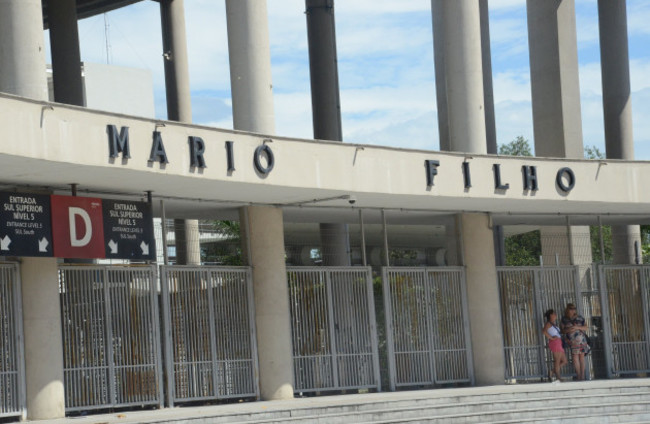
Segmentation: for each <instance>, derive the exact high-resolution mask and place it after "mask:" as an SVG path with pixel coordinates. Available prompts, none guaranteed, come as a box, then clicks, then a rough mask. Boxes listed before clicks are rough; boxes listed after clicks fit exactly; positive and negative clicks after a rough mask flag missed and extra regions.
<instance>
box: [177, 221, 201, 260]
mask: <svg viewBox="0 0 650 424" xmlns="http://www.w3.org/2000/svg"><path fill="white" fill-rule="evenodd" d="M174 238H175V242H176V264H178V265H201V243H200V231H199V221H198V220H196V219H175V220H174Z"/></svg>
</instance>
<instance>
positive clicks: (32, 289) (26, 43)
mask: <svg viewBox="0 0 650 424" xmlns="http://www.w3.org/2000/svg"><path fill="white" fill-rule="evenodd" d="M44 41H45V40H44V38H43V15H42V6H41V2H40V0H0V91H2V92H5V93H11V94H16V95H19V96H24V97H28V98H32V99H36V100H47V98H48V90H47V77H46V74H45V48H44ZM20 273H21V283H22V304H23V331H24V333H25V339H24V343H25V386H26V389H27V399H26V401H27V419H30V420H38V419H50V418H62V417H64V416H65V396H64V388H63V345H62V343H63V337H62V335H61V316H60V313H61V311H60V305H59V278H58V268H57V261H56V259H50V258H23V259H22V261H21V266H20Z"/></svg>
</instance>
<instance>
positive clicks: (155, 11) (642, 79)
mask: <svg viewBox="0 0 650 424" xmlns="http://www.w3.org/2000/svg"><path fill="white" fill-rule="evenodd" d="M575 3H576V21H577V33H578V61H579V67H580V92H581V110H582V127H583V144H584V145H585V146H595V147H596V148H598V149H599V150H600V151H601V152H603V153H604V152H605V147H604V128H603V111H602V89H601V78H600V50H599V35H598V10H597V1H596V0H575ZM489 5H490V33H491V49H492V66H493V81H494V98H495V114H496V127H497V140H498V143H499V144H506V143H508V142H510V141H512V140H513V139H515V138H516V137H517V136H523V137H524V138H526V139H528V140H530V144H531V146H533V145H534V142H533V124H532V107H531V94H530V70H529V59H528V35H527V22H526V1H525V0H490V2H489ZM267 8H268V15H269V33H270V34H269V37H270V44H271V62H272V63H271V65H272V78H273V88H274V103H275V119H276V133H277V134H278V135H282V136H287V137H297V138H308V139H309V138H312V137H313V132H312V123H311V122H312V121H311V119H312V118H311V100H310V88H309V64H308V49H307V29H306V18H305V14H304V11H305V1H304V0H268V1H267ZM627 11H628V36H629V47H630V48H629V50H630V73H631V88H632V110H633V122H634V140H635V156H636V159H640V160H650V119H649V118H650V116H648V115H649V113H650V25H648V22H650V2H649V1H648V0H627ZM335 13H336V15H335V16H336V17H335V19H336V33H337V48H338V60H339V85H340V90H341V109H342V125H343V140H344V141H345V142H350V143H361V144H373V145H383V146H392V147H401V148H412V149H424V150H438V149H439V142H438V127H437V112H436V93H435V79H434V66H433V35H432V26H431V2H430V0H400V1H399V2H398V1H394V0H345V1H341V0H339V1H338V2H336V3H335ZM185 18H186V26H187V38H188V55H189V66H190V85H191V92H192V115H193V120H194V123H196V124H203V125H210V126H215V127H219V128H232V111H231V97H230V76H229V65H228V44H227V35H226V18H225V2H224V1H223V0H216V1H215V0H185ZM79 35H80V42H81V57H82V61H86V62H99V63H110V64H113V65H120V66H130V67H137V68H143V69H148V70H150V71H151V73H152V76H153V81H154V86H153V92H154V98H155V104H156V117H157V118H160V119H166V107H165V88H164V71H163V58H162V40H161V33H160V10H159V5H158V3H157V2H154V1H149V0H146V1H143V2H141V3H138V4H135V5H132V6H129V7H126V8H123V9H121V10H117V11H113V12H109V13H107V14H104V15H99V16H96V17H93V18H88V19H84V20H82V21H80V23H79ZM46 37H47V35H46ZM46 39H47V38H46ZM48 54H49V53H48Z"/></svg>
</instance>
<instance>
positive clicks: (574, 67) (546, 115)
mask: <svg viewBox="0 0 650 424" xmlns="http://www.w3.org/2000/svg"><path fill="white" fill-rule="evenodd" d="M526 7H527V13H528V44H529V48H530V77H531V90H532V106H533V130H534V134H535V155H536V156H543V157H558V158H583V157H584V149H583V145H582V116H581V111H580V81H579V77H578V41H577V35H576V16H575V0H548V1H537V0H527V1H526ZM561 228H562V227H558V228H552V227H551V228H548V227H547V228H542V230H541V239H542V255H543V257H544V258H547V257H548V258H552V260H553V262H551V263H555V259H554V257H555V252H556V250H559V251H562V249H564V250H566V252H565V253H564V254H560V256H561V257H564V258H565V259H560V263H572V264H574V265H579V264H584V263H590V262H591V243H590V239H589V237H585V235H588V234H589V227H579V228H573V229H572V230H571V231H569V232H567V231H566V229H565V230H564V231H563V232H564V234H565V236H564V237H565V239H564V240H561V239H560V236H559V235H558V234H560V233H562V231H561ZM573 233H575V234H573ZM572 234H573V236H572ZM570 240H572V241H570ZM568 243H571V245H569V244H568ZM562 246H564V247H562ZM549 247H553V248H554V249H555V250H548V249H549ZM571 252H574V253H571ZM581 258H582V259H581ZM587 260H588V262H587ZM576 261H577V262H576ZM544 263H547V262H546V259H545V260H544Z"/></svg>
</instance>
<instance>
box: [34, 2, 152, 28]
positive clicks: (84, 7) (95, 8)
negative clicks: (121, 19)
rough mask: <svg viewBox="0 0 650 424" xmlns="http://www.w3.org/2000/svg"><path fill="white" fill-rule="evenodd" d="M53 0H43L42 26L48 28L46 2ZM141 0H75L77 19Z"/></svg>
mask: <svg viewBox="0 0 650 424" xmlns="http://www.w3.org/2000/svg"><path fill="white" fill-rule="evenodd" d="M51 1H53V0H43V27H44V28H48V26H49V25H48V21H47V9H48V4H49V3H50V2H51ZM141 1H142V0H77V17H78V18H79V19H84V18H89V17H91V16H95V15H99V14H100V13H105V12H110V11H111V10H115V9H119V8H122V7H125V6H128V5H131V4H133V3H139V2H141Z"/></svg>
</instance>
